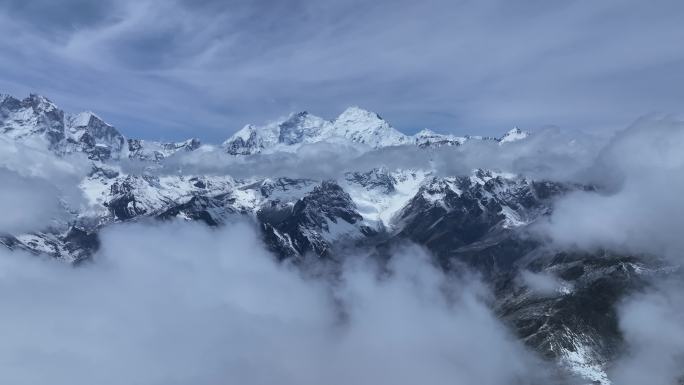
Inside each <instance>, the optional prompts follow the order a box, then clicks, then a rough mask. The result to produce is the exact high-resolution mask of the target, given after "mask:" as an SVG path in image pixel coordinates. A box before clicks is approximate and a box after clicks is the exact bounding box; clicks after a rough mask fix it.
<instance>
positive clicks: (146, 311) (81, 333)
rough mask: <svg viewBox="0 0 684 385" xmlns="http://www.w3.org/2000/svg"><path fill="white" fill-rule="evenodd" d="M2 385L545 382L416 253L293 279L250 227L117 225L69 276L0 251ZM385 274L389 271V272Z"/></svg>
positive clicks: (468, 296)
mask: <svg viewBox="0 0 684 385" xmlns="http://www.w3.org/2000/svg"><path fill="white" fill-rule="evenodd" d="M0 267H1V268H0V271H2V273H0V289H1V290H0V303H2V307H3V315H2V316H1V317H0V328H1V329H2V330H5V331H6V333H4V337H3V344H2V346H0V378H1V379H2V382H7V383H13V384H44V383H45V382H50V383H54V384H76V385H78V384H92V383H98V384H103V385H106V384H121V383H140V384H188V383H194V384H218V383H226V381H228V382H230V383H240V384H246V385H250V384H273V383H278V384H298V385H301V384H321V383H326V384H340V385H341V384H352V383H353V384H377V383H392V384H415V383H418V382H423V383H430V384H464V385H465V384H472V383H479V384H485V385H486V384H491V385H495V384H502V383H521V384H522V383H524V384H533V383H537V380H540V381H541V380H542V378H543V376H544V373H545V371H544V370H542V369H541V368H542V367H541V366H538V362H536V359H535V358H534V356H533V355H531V354H530V353H528V352H527V351H525V350H524V349H523V348H522V347H521V346H520V345H519V343H518V342H515V341H514V339H513V338H512V336H510V335H509V334H508V332H507V331H506V329H505V328H504V327H503V326H502V325H501V324H499V322H498V321H497V320H496V318H495V317H494V315H493V314H492V313H491V312H490V311H489V309H488V308H487V307H486V305H485V304H484V302H483V300H482V298H483V296H485V295H486V291H484V290H483V288H482V287H481V286H480V285H478V284H477V283H476V282H475V281H468V280H466V281H457V280H452V279H448V278H447V277H446V276H444V275H443V274H442V273H441V272H439V271H438V270H437V269H436V268H434V267H432V266H431V265H430V263H429V262H428V257H427V255H425V254H424V252H422V251H421V250H419V249H417V248H414V249H408V250H405V251H403V252H401V253H399V254H397V255H396V256H395V257H394V259H393V260H392V261H391V262H390V265H389V270H384V273H381V272H380V270H377V269H376V268H375V267H373V266H372V264H370V263H369V262H368V261H367V260H366V261H362V260H356V262H354V263H350V264H349V265H348V266H347V267H346V268H345V270H344V272H343V273H342V275H341V276H339V277H338V279H337V280H335V281H334V282H336V283H330V282H328V281H325V280H321V279H312V278H304V277H303V276H302V275H301V274H300V272H297V271H295V270H294V269H291V268H289V267H288V266H287V265H279V264H277V263H276V262H274V258H273V257H272V256H271V255H269V254H268V253H267V252H265V251H264V249H263V247H262V246H261V244H260V241H259V240H258V238H257V236H256V233H255V232H254V230H253V229H252V227H250V226H247V225H243V224H236V225H231V226H228V227H226V228H223V229H221V230H217V231H213V230H210V229H208V228H206V227H203V226H200V225H196V224H187V223H185V224H181V223H171V224H164V225H143V224H137V225H122V226H117V227H114V228H111V229H109V230H106V231H105V232H104V234H103V247H102V251H101V253H100V254H99V255H98V256H97V257H96V258H95V261H94V262H93V263H90V264H86V265H82V266H81V267H78V268H72V267H70V266H67V265H64V264H60V263H57V262H53V261H45V260H42V259H38V258H30V257H28V256H25V255H22V254H13V253H10V252H7V251H0ZM388 271H389V272H390V273H389V274H388Z"/></svg>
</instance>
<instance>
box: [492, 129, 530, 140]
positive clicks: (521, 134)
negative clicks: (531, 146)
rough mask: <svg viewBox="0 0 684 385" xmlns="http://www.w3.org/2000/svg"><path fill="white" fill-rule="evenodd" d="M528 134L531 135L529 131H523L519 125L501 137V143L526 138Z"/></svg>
mask: <svg viewBox="0 0 684 385" xmlns="http://www.w3.org/2000/svg"><path fill="white" fill-rule="evenodd" d="M528 136H530V134H529V133H528V132H525V131H522V130H520V129H519V128H518V127H515V128H513V129H512V130H510V131H508V132H507V133H506V135H504V136H502V137H501V139H500V140H499V144H504V143H510V142H515V141H518V140H522V139H525V138H527V137H528Z"/></svg>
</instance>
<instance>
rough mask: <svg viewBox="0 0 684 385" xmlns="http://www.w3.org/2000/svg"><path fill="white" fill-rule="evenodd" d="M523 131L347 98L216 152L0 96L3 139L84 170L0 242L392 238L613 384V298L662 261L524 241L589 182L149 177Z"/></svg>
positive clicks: (316, 244)
mask: <svg viewBox="0 0 684 385" xmlns="http://www.w3.org/2000/svg"><path fill="white" fill-rule="evenodd" d="M531 137H533V135H532V134H529V133H527V132H524V131H522V130H520V129H518V128H514V129H512V130H510V131H508V132H507V133H505V134H504V135H502V136H501V137H499V138H492V137H480V136H464V137H460V136H454V135H449V134H438V133H435V132H432V131H430V130H427V129H425V130H422V131H420V132H418V133H416V134H415V135H405V134H403V133H401V132H399V131H398V130H396V129H394V128H393V127H392V126H391V125H390V123H388V122H387V121H386V120H384V119H383V118H382V117H380V116H379V115H378V114H376V113H373V112H370V111H366V110H363V109H361V108H358V107H351V108H348V109H347V110H345V111H344V112H343V113H342V114H340V115H339V116H338V117H337V118H336V119H334V120H326V119H323V118H320V117H317V116H314V115H312V114H309V113H308V112H300V113H295V114H291V115H289V116H288V117H286V118H284V119H281V120H277V121H274V122H271V123H268V124H265V125H262V126H254V125H247V126H245V127H243V128H242V129H240V130H238V131H237V132H236V133H235V134H233V135H232V136H231V137H229V138H228V139H227V140H226V141H225V142H223V143H222V144H219V145H212V144H202V143H201V142H200V141H199V140H198V139H194V138H193V139H188V140H186V141H182V142H175V143H162V142H155V141H148V140H143V139H132V138H128V137H126V136H125V135H124V134H122V133H121V132H120V131H119V130H118V129H116V128H115V127H113V126H112V125H110V124H108V123H106V122H105V121H104V120H103V119H102V118H100V117H98V116H97V115H95V114H94V113H91V112H83V113H79V114H75V115H70V114H67V113H65V112H64V111H62V110H61V109H59V108H58V107H57V106H56V105H55V104H54V103H52V102H51V101H50V100H49V99H47V98H45V97H43V96H39V95H30V96H29V97H28V98H25V99H23V100H20V99H17V98H14V97H12V96H9V95H0V138H3V139H4V140H8V141H12V142H13V143H21V144H22V145H26V146H31V147H35V148H43V149H45V150H46V151H49V152H51V153H53V154H54V155H55V156H57V157H70V156H74V157H76V158H75V159H79V162H81V163H82V164H84V165H85V166H87V167H88V169H89V170H90V171H89V172H88V173H87V175H86V176H85V177H83V178H82V179H81V180H80V181H79V182H78V186H77V188H78V190H79V191H80V192H81V193H82V195H83V197H84V203H82V204H80V205H78V206H69V204H67V203H64V205H65V212H67V213H68V215H66V216H65V217H64V218H59V219H57V220H55V221H53V222H51V223H46V224H45V226H43V227H41V228H37V229H35V230H34V231H30V232H23V233H13V234H0V245H4V246H5V247H8V248H10V249H17V250H26V251H28V252H31V253H34V254H46V255H49V256H51V257H53V258H56V259H59V260H63V261H64V262H65V263H72V264H80V263H85V262H87V261H89V260H90V259H91V258H92V257H93V255H94V254H95V252H96V251H97V250H98V247H99V238H98V232H99V231H101V230H102V229H103V228H105V227H106V226H110V225H112V224H115V223H120V222H130V221H143V220H162V221H163V220H186V221H198V222H203V223H205V224H207V225H208V226H221V225H223V224H225V223H229V222H230V221H234V220H238V219H240V220H242V219H247V220H250V221H253V223H255V224H256V226H258V228H259V229H260V233H261V237H262V239H263V241H264V242H265V243H266V245H267V246H268V248H269V249H270V250H272V251H273V253H274V255H276V256H277V257H278V259H280V260H283V261H285V260H287V261H290V262H292V263H294V264H298V265H301V266H305V265H306V264H305V263H304V262H305V261H309V260H311V259H312V258H313V259H314V260H320V261H324V262H325V263H332V264H333V265H334V264H335V263H339V261H340V260H341V259H343V258H344V256H345V255H347V254H348V253H349V250H359V249H360V250H365V251H366V252H367V253H369V254H370V255H371V256H373V257H374V258H378V259H379V260H382V259H383V258H386V257H387V256H388V255H389V253H390V252H391V250H392V248H393V247H396V245H398V244H402V243H408V242H411V243H416V244H419V245H422V246H424V247H425V248H426V249H428V250H429V251H430V252H431V253H432V254H433V255H434V258H435V262H436V263H437V264H438V265H439V266H440V267H441V268H442V269H443V270H444V271H446V272H450V273H454V274H458V273H459V272H463V271H466V270H468V271H471V270H474V271H476V272H477V273H478V274H480V275H482V277H483V279H484V281H485V282H487V284H488V285H489V286H490V287H491V288H492V291H493V292H494V294H495V295H494V299H493V300H492V303H491V307H492V309H494V311H495V312H496V314H497V315H498V316H499V317H500V318H501V319H502V320H503V321H504V322H505V323H506V324H507V325H509V326H510V328H511V330H513V331H514V333H515V334H516V335H517V336H518V337H519V338H520V339H521V340H522V341H523V342H524V343H525V344H526V345H527V346H529V347H531V348H532V349H534V350H536V351H537V352H539V354H540V355H541V356H543V357H544V358H545V359H548V360H549V361H552V362H556V363H557V364H558V367H559V368H560V370H561V371H563V372H568V373H571V374H572V375H575V376H578V377H579V378H581V379H582V381H584V383H599V384H604V385H605V384H609V383H610V380H609V378H608V376H607V374H606V373H607V368H608V367H609V366H610V364H611V362H612V360H613V359H614V358H615V357H616V356H617V355H618V354H619V353H620V351H621V349H622V342H623V341H622V336H621V334H620V332H619V328H618V324H617V314H616V310H615V306H616V303H618V302H619V300H620V299H621V298H624V297H625V296H626V295H627V294H629V293H631V292H633V291H635V290H638V289H639V288H641V287H643V286H644V285H646V284H647V281H646V279H645V277H647V276H652V275H657V274H666V272H667V271H668V270H667V269H666V268H665V265H664V262H663V261H660V260H657V259H654V258H646V257H643V256H638V255H624V254H620V253H613V252H611V251H610V250H604V251H601V252H600V253H588V252H581V251H567V250H560V249H557V248H555V247H553V246H552V245H549V244H548V243H546V242H544V240H543V239H540V238H538V237H535V236H533V235H531V229H532V228H533V226H534V224H535V223H536V222H538V221H539V220H541V219H543V218H544V217H546V216H548V215H549V214H550V213H551V212H552V210H553V204H554V201H555V200H556V199H557V198H559V197H561V196H564V195H565V194H567V193H569V192H572V191H580V190H593V189H597V188H600V187H599V186H593V185H582V184H574V183H569V182H559V181H554V180H544V179H534V178H531V177H529V176H525V175H519V174H513V173H510V172H507V171H505V170H497V169H483V168H477V169H473V170H471V172H470V173H469V174H467V175H443V174H440V173H436V172H435V171H434V170H433V169H430V168H429V167H416V168H388V167H386V166H384V165H378V166H377V167H371V168H369V169H348V170H345V172H344V173H343V175H342V176H337V175H334V176H331V178H314V177H311V178H308V177H307V178H302V177H297V176H293V175H269V176H267V177H264V176H263V175H258V176H257V175H255V176H247V177H245V176H243V175H240V176H236V175H230V174H228V173H225V174H221V173H216V172H212V173H194V172H191V173H184V172H176V173H169V172H159V170H160V168H162V167H163V165H164V164H165V162H166V161H171V160H173V159H175V158H177V157H182V156H187V155H188V154H193V153H211V152H216V153H220V154H222V155H223V156H227V157H234V158H235V159H242V158H249V157H255V156H269V155H272V154H279V153H297V151H300V150H301V149H302V148H305V146H307V145H314V144H319V145H320V144H322V143H324V144H326V145H329V146H335V147H342V148H345V147H350V148H354V149H355V150H356V151H361V152H366V153H373V152H374V151H378V150H381V149H385V150H386V149H388V148H391V149H396V150H397V151H402V150H403V149H409V148H410V149H412V150H415V149H419V150H420V151H427V152H429V151H433V150H434V149H437V148H442V150H443V147H458V146H463V145H464V144H466V143H468V142H472V141H479V142H486V143H491V144H495V145H497V146H501V147H502V149H503V148H504V147H505V146H511V145H516V143H518V144H519V143H524V141H526V140H529V139H530V138H531ZM130 163H134V164H135V165H136V167H130ZM246 172H247V173H248V171H246ZM307 263H308V262H307ZM522 272H531V273H533V274H548V275H553V276H554V277H558V280H559V285H558V287H556V288H554V289H553V290H551V291H550V292H545V293H539V292H538V291H536V290H535V289H534V288H533V287H531V286H530V285H529V283H528V282H526V281H525V280H523V279H520V277H521V273H522Z"/></svg>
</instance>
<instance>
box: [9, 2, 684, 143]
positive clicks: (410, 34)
mask: <svg viewBox="0 0 684 385" xmlns="http://www.w3.org/2000/svg"><path fill="white" fill-rule="evenodd" d="M683 15H684V2H682V1H675V0H662V1H661V0H654V1H637V0H597V1H593V0H592V1H590V0H563V1H560V0H517V1H507V0H473V1H468V0H462V1H458V0H449V1H447V0H426V1H404V0H396V1H389V0H376V1H356V0H349V1H342V0H317V1H313V0H310V1H299V0H289V1H265V0H252V1H248V0H240V1H219V0H199V1H197V0H195V1H191V0H163V1H162V0H116V1H114V0H100V1H87V0H61V1H53V0H32V1H26V0H5V1H3V2H2V3H1V4H0V34H2V38H0V50H2V55H0V92H6V93H11V94H13V95H15V96H18V97H23V96H25V95H27V94H28V93H29V92H38V93H41V94H44V95H46V96H48V97H50V98H51V99H52V100H53V101H55V102H56V103H57V104H59V105H60V106H62V107H63V108H64V109H66V110H67V111H71V112H76V111H80V110H86V109H88V110H93V111H95V112H97V113H98V114H100V115H101V116H103V117H104V118H105V119H106V120H107V121H109V122H111V123H113V124H115V125H116V126H117V127H119V128H120V129H121V130H122V131H123V132H125V133H126V134H127V135H129V136H138V137H143V138H160V139H180V138H184V137H189V136H196V137H199V138H202V139H204V140H207V141H220V140H222V139H224V138H226V137H227V136H229V135H230V134H231V133H233V132H234V131H236V130H237V129H239V128H240V127H241V126H243V125H244V124H246V123H261V122H264V121H267V120H272V119H275V118H277V117H279V116H282V115H285V114H287V113H289V112H292V111H300V110H307V111H310V112H312V113H314V114H317V115H320V116H323V117H325V118H334V117H335V116H336V115H337V114H339V113H340V112H341V111H342V110H343V109H344V108H345V107H347V106H349V105H359V106H361V107H364V108H367V109H370V110H374V111H376V112H378V113H380V114H381V115H382V116H383V117H385V118H386V119H387V120H389V121H390V122H391V123H392V124H393V125H394V126H395V127H397V128H398V129H400V130H402V131H404V132H406V133H412V132H415V131H417V130H419V129H421V128H424V127H428V128H432V129H434V130H436V131H441V132H453V133H457V134H482V135H499V134H501V133H503V132H505V131H506V130H508V129H510V128H511V127H512V126H514V125H517V126H519V127H522V128H526V129H535V128H537V127H542V126H546V125H557V126H560V127H561V128H563V129H581V130H585V131H595V132H600V131H605V132H609V131H612V130H615V129H619V128H623V127H624V126H626V125H627V124H629V123H630V122H631V121H633V120H634V119H636V118H637V117H639V116H641V115H644V114H648V113H653V112H659V113H672V114H680V113H681V112H682V110H683V109H684V107H683V106H684V104H683V103H682V101H683V100H684V87H681V85H682V84H684V49H682V48H681V47H682V45H681V42H682V41H684V23H682V22H681V20H682V16H683Z"/></svg>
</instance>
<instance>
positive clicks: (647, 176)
mask: <svg viewBox="0 0 684 385" xmlns="http://www.w3.org/2000/svg"><path fill="white" fill-rule="evenodd" d="M683 146H684V122H681V121H677V120H673V119H671V118H662V119H656V118H645V119H642V120H640V121H638V122H636V123H635V124H634V125H632V126H630V127H629V128H627V129H625V130H623V131H621V132H619V133H617V134H616V135H615V137H614V138H613V139H612V141H611V142H610V143H609V144H608V145H607V146H606V147H605V148H604V149H603V150H602V151H601V153H600V155H599V157H598V159H597V161H596V162H595V163H594V164H593V166H592V167H591V168H590V170H589V172H588V175H589V178H590V179H589V181H591V182H593V183H595V184H596V185H597V186H600V187H601V189H600V190H599V191H598V192H577V193H573V194H570V195H568V196H567V197H566V198H564V199H561V200H560V201H559V202H558V204H557V205H556V207H555V209H554V213H553V215H552V216H551V218H550V221H549V223H548V224H547V227H546V228H545V231H546V232H547V233H548V234H549V235H550V236H551V237H552V239H554V240H555V241H556V242H557V243H559V244H561V245H564V246H576V247H581V248H589V249H595V248H601V247H602V248H610V249H613V250H617V251H625V252H630V253H649V254H654V255H658V256H668V257H672V258H673V259H675V260H678V261H681V256H682V255H684V239H683V238H682V237H681V234H680V229H682V228H684V206H683V205H682V200H681V197H682V196H684V152H682V151H681V149H682V148H683Z"/></svg>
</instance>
